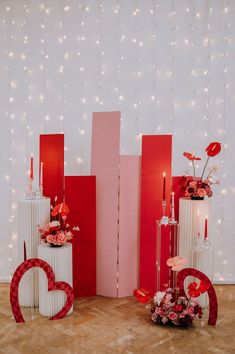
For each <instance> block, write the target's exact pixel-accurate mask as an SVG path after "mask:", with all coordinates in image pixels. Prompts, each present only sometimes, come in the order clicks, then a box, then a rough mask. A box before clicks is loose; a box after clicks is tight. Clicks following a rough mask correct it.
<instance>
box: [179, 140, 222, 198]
mask: <svg viewBox="0 0 235 354" xmlns="http://www.w3.org/2000/svg"><path fill="white" fill-rule="evenodd" d="M220 150H221V144H220V143H218V142H212V143H210V144H209V145H208V146H207V148H206V150H205V151H206V153H207V160H206V162H205V165H204V168H203V171H202V175H201V176H200V177H196V173H195V164H194V162H195V161H196V160H201V158H200V157H196V156H195V155H194V153H192V154H191V153H189V152H184V153H183V156H185V157H186V158H187V159H188V160H190V161H191V162H192V166H193V176H183V177H182V179H181V181H180V185H181V188H182V189H183V190H184V191H185V196H186V197H191V198H192V199H203V198H204V197H206V196H207V197H209V198H210V197H211V196H212V195H213V192H212V189H211V185H212V184H214V183H213V181H212V175H213V174H215V173H216V172H217V166H215V165H214V166H210V167H209V172H208V175H207V177H206V178H204V174H205V171H206V167H207V165H208V162H209V159H210V158H211V157H214V156H216V155H218V154H219V152H220ZM217 183H218V182H217Z"/></svg>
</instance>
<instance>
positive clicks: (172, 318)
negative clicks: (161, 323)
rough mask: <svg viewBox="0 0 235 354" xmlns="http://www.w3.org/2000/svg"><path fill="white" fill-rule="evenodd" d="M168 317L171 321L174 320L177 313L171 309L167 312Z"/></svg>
mask: <svg viewBox="0 0 235 354" xmlns="http://www.w3.org/2000/svg"><path fill="white" fill-rule="evenodd" d="M168 318H169V319H170V320H172V321H174V320H176V319H177V314H176V313H175V312H173V311H171V312H170V313H169V314H168Z"/></svg>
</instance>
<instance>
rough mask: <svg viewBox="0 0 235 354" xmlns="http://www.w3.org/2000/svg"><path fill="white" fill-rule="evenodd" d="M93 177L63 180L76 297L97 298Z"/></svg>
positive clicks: (66, 178)
mask: <svg viewBox="0 0 235 354" xmlns="http://www.w3.org/2000/svg"><path fill="white" fill-rule="evenodd" d="M95 180H96V178H95V176H66V177H65V201H66V203H67V204H68V206H69V210H70V213H69V216H68V222H69V224H70V225H71V227H72V226H79V228H80V231H79V232H74V238H73V240H72V244H73V289H74V295H75V296H94V295H96V183H95Z"/></svg>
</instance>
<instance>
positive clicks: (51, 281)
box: [10, 258, 74, 323]
mask: <svg viewBox="0 0 235 354" xmlns="http://www.w3.org/2000/svg"><path fill="white" fill-rule="evenodd" d="M34 267H38V268H41V269H43V270H44V272H45V273H46V275H47V279H48V291H52V290H62V291H64V292H65V293H66V295H67V300H66V303H65V305H64V307H63V308H62V309H61V310H60V311H59V312H58V313H57V314H55V315H54V316H53V317H51V318H50V320H58V319H60V318H63V317H64V316H66V314H67V313H68V311H69V310H70V309H71V307H72V305H73V300H74V293H73V288H72V287H71V286H70V285H69V284H68V283H66V282H64V281H58V282H55V275H54V272H53V270H52V268H51V267H50V265H49V264H48V263H47V262H45V261H43V260H42V259H39V258H31V259H27V260H26V261H24V262H23V263H21V264H20V265H19V267H18V268H17V269H16V271H15V273H14V275H13V278H12V281H11V287H10V303H11V309H12V312H13V315H14V317H15V321H16V322H17V323H19V322H25V320H24V317H23V315H22V312H21V309H20V305H19V298H18V290H19V284H20V281H21V278H22V277H23V275H24V273H25V272H27V270H29V269H31V268H34Z"/></svg>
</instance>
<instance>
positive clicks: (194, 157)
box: [183, 152, 201, 161]
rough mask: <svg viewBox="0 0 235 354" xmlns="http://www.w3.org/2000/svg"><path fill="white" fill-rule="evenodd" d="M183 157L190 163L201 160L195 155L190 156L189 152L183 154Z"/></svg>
mask: <svg viewBox="0 0 235 354" xmlns="http://www.w3.org/2000/svg"><path fill="white" fill-rule="evenodd" d="M183 155H184V156H185V157H187V159H188V160H190V161H194V160H201V158H200V157H196V156H195V155H193V154H190V152H184V153H183Z"/></svg>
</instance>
